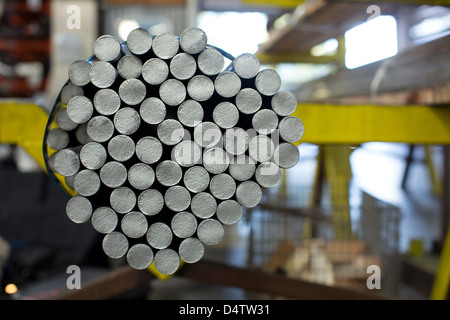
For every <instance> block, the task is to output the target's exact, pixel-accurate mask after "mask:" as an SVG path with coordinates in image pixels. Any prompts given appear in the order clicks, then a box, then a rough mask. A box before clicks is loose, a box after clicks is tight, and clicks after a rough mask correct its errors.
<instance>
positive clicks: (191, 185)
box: [183, 166, 209, 193]
mask: <svg viewBox="0 0 450 320" xmlns="http://www.w3.org/2000/svg"><path fill="white" fill-rule="evenodd" d="M183 182H184V185H185V187H186V188H187V189H188V190H189V191H191V192H193V193H198V192H202V191H205V190H206V188H208V186H209V173H208V171H206V169H205V168H203V167H202V166H194V167H192V168H189V169H187V170H186V172H185V173H184V177H183Z"/></svg>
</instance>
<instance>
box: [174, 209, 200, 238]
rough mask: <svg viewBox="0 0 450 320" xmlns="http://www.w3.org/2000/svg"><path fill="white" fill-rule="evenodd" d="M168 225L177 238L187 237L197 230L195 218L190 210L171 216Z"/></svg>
mask: <svg viewBox="0 0 450 320" xmlns="http://www.w3.org/2000/svg"><path fill="white" fill-rule="evenodd" d="M170 227H171V229H172V231H173V234H174V235H176V236H177V237H178V238H181V239H184V238H189V237H191V236H192V235H193V234H194V233H195V231H197V219H196V218H195V216H194V215H193V214H192V213H190V212H186V211H184V212H179V213H177V214H175V215H174V216H173V218H172V221H171V223H170Z"/></svg>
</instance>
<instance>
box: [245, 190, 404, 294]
mask: <svg viewBox="0 0 450 320" xmlns="http://www.w3.org/2000/svg"><path fill="white" fill-rule="evenodd" d="M280 192H281V194H280ZM332 193H334V194H333V195H332ZM327 195H328V196H325V197H324V199H325V200H324V201H321V202H320V203H319V204H317V203H316V204H312V201H311V199H312V198H314V191H313V188H311V187H305V186H301V187H299V186H298V187H289V188H288V189H287V190H284V194H283V192H282V190H280V189H278V190H272V191H271V192H270V193H267V194H265V196H264V199H263V201H262V202H261V204H260V206H258V207H256V208H253V209H252V210H249V211H247V213H246V219H247V222H248V224H249V226H250V239H249V246H248V250H249V252H248V261H247V262H248V267H250V268H256V269H261V270H264V271H267V272H272V273H281V274H284V275H286V276H287V277H290V278H296V279H302V280H306V281H310V282H314V283H319V284H324V285H329V286H339V287H344V288H350V289H353V290H369V289H372V290H371V291H372V292H373V293H379V294H387V295H390V296H395V295H396V294H398V290H399V280H400V252H399V223H400V219H401V213H400V210H399V209H398V208H397V207H394V206H391V205H389V204H386V203H384V202H382V201H380V200H377V199H375V198H373V197H371V196H370V195H368V194H366V193H364V192H362V191H361V190H358V189H356V188H354V187H349V188H347V189H341V190H339V189H338V188H336V187H334V190H331V188H329V189H328V192H327ZM327 199H328V200H327ZM330 199H331V200H330ZM376 272H379V273H378V274H377V275H375V273H376ZM372 274H373V275H375V276H374V277H371V275H372ZM376 277H378V279H376ZM373 289H378V290H373Z"/></svg>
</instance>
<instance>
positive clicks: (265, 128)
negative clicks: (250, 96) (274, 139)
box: [252, 109, 278, 134]
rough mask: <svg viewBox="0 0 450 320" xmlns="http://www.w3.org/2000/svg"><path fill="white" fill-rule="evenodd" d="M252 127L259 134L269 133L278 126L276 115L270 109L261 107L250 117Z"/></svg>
mask: <svg viewBox="0 0 450 320" xmlns="http://www.w3.org/2000/svg"><path fill="white" fill-rule="evenodd" d="M252 125H253V128H254V129H255V130H256V131H257V132H258V133H260V134H270V133H272V132H274V131H275V130H276V129H277V127H278V116H277V114H276V113H275V112H274V111H272V110H270V109H261V110H259V111H258V112H256V113H255V114H254V116H253V118H252Z"/></svg>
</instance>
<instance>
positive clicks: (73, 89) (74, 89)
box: [61, 81, 84, 105]
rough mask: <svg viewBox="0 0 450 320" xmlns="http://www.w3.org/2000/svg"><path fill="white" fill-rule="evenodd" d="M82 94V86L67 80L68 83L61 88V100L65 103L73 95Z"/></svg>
mask: <svg viewBox="0 0 450 320" xmlns="http://www.w3.org/2000/svg"><path fill="white" fill-rule="evenodd" d="M83 95H84V90H83V88H82V87H80V86H77V85H76V84H73V83H72V82H70V81H69V83H68V84H66V85H65V86H64V88H63V89H62V90H61V102H62V103H63V104H65V105H67V104H68V103H69V101H70V100H71V99H72V98H73V97H76V96H83Z"/></svg>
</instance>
